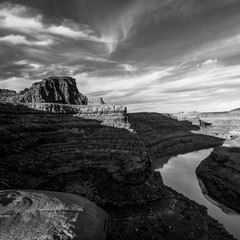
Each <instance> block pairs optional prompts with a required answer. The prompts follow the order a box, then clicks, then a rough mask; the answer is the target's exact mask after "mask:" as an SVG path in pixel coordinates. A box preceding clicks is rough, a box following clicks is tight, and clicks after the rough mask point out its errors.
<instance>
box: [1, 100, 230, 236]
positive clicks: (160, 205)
mask: <svg viewBox="0 0 240 240" xmlns="http://www.w3.org/2000/svg"><path fill="white" fill-rule="evenodd" d="M9 109H10V110H9ZM144 115H145V116H147V117H146V118H144ZM128 116H129V122H130V124H131V126H133V128H134V129H135V127H136V129H135V131H134V132H132V133H131V132H130V131H128V130H126V129H120V128H114V127H109V126H103V125H101V123H100V122H99V121H96V120H91V119H84V118H82V117H73V116H71V115H70V114H53V113H47V112H42V111H37V110H33V109H29V108H27V107H26V106H21V105H12V104H0V126H1V128H0V151H1V157H0V163H1V168H0V171H1V172H0V188H1V189H39V190H47V191H49V190H51V191H61V192H68V193H75V194H77V195H80V196H83V197H86V198H87V199H89V200H91V201H93V202H94V203H96V204H97V205H98V206H100V207H102V208H103V209H104V210H105V211H106V212H107V213H108V214H109V215H110V216H109V222H108V231H107V239H116V240H117V239H233V238H232V236H231V235H229V234H228V233H227V232H226V231H225V230H224V229H223V227H222V226H221V225H220V224H219V223H217V222H216V221H215V220H214V219H212V218H211V217H209V216H208V215H207V211H206V208H205V207H203V206H200V205H198V204H197V203H195V202H193V201H191V200H189V199H187V198H185V197H184V196H182V195H181V194H178V193H177V192H175V191H174V190H173V189H171V188H168V187H166V186H164V185H163V182H162V178H161V175H160V173H158V172H154V171H152V170H151V162H152V161H153V160H154V159H155V158H156V156H157V154H158V151H157V150H156V151H155V152H154V151H153V152H151V149H154V146H155V145H154V144H155V142H156V144H158V143H159V142H160V143H161V140H162V139H163V141H162V142H166V141H168V142H171V141H173V139H174V135H176V136H177V137H178V138H179V139H181V137H182V136H184V134H185V135H187V134H190V130H192V128H195V127H194V126H193V125H192V124H190V123H184V124H183V123H181V122H178V121H177V120H176V119H172V118H171V117H169V116H166V115H158V114H142V115H141V114H140V115H139V114H132V115H131V114H130V115H128ZM189 124H190V125H189ZM180 132H181V134H179V133H180ZM184 132H185V133H184ZM190 135H191V137H192V138H193V136H194V134H190ZM196 137H198V136H196ZM204 137H205V141H206V143H204V144H205V145H204V144H203V145H202V146H206V145H207V144H208V143H210V142H212V140H213V138H211V137H210V139H211V141H210V140H209V141H208V139H207V138H208V136H204ZM218 141H219V140H218ZM181 144H182V142H181V141H179V142H176V143H174V144H172V145H174V151H173V152H174V154H175V153H178V152H179V151H184V148H183V146H184V145H185V146H186V144H185V143H184V144H183V145H181ZM188 144H189V146H191V147H192V148H194V147H196V146H197V145H192V144H191V141H188ZM211 144H213V143H211ZM215 144H217V141H216V143H215ZM170 145H171V144H170ZM170 145H161V147H160V148H159V152H161V155H162V156H165V154H164V151H166V154H167V155H169V154H170V155H171V154H172V153H171V152H170V149H171V148H170V147H169V146H170ZM178 146H181V147H178ZM200 146H201V145H200ZM200 146H198V147H199V148H200ZM179 149H180V150H179ZM189 149H190V147H189V148H188V149H187V150H189ZM155 154H156V155H155Z"/></svg>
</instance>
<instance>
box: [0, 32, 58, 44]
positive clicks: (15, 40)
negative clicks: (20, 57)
mask: <svg viewBox="0 0 240 240" xmlns="http://www.w3.org/2000/svg"><path fill="white" fill-rule="evenodd" d="M0 42H4V43H5V44H13V45H29V46H42V47H43V46H49V45H52V44H53V40H52V39H47V40H43V41H31V40H27V38H26V37H25V36H21V35H13V34H11V35H7V36H4V37H0Z"/></svg>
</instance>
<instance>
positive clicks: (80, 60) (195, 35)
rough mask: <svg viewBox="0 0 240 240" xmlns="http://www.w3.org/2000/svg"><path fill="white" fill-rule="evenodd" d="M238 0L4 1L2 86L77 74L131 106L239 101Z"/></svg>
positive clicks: (93, 93) (215, 105)
mask: <svg viewBox="0 0 240 240" xmlns="http://www.w3.org/2000/svg"><path fill="white" fill-rule="evenodd" d="M239 12H240V1H239V0H37V1H33V0H9V1H2V0H0V88H8V89H13V90H17V91H19V90H22V89H23V88H25V87H30V86H31V85H32V83H33V82H35V81H39V80H42V79H43V78H45V77H48V76H71V77H73V78H75V79H76V80H77V83H78V88H79V90H80V92H81V93H83V94H85V95H87V96H88V98H89V99H91V100H96V99H97V98H98V97H100V96H101V97H103V98H104V100H105V101H106V102H108V103H112V104H121V105H125V106H127V107H128V111H129V112H136V111H156V112H178V111H192V110H197V111H222V110H231V109H234V108H238V107H240V94H239V93H240V14H239Z"/></svg>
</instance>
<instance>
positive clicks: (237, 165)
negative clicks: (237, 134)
mask: <svg viewBox="0 0 240 240" xmlns="http://www.w3.org/2000/svg"><path fill="white" fill-rule="evenodd" d="M239 143H240V141H238V144H237V146H235V147H234V146H231V147H230V146H221V147H216V148H214V150H213V152H212V153H211V155H210V156H209V157H207V158H206V159H205V160H204V161H202V162H201V164H200V165H199V166H198V168H197V169H196V173H197V176H198V177H199V178H200V179H201V180H202V181H203V183H204V185H205V187H206V189H207V191H208V194H209V196H211V197H212V198H213V199H215V200H217V201H218V202H220V203H223V204H224V205H226V206H228V207H229V208H231V209H234V210H236V211H238V212H240V202H239V199H240V144H239Z"/></svg>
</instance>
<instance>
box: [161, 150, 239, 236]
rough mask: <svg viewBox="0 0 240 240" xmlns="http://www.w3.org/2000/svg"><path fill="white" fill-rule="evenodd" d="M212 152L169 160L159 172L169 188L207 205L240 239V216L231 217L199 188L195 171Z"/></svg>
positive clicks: (213, 214) (189, 154) (199, 152)
mask: <svg viewBox="0 0 240 240" xmlns="http://www.w3.org/2000/svg"><path fill="white" fill-rule="evenodd" d="M211 151H212V148H211V149H206V150H201V151H198V152H192V153H188V154H184V155H179V156H177V157H174V158H171V159H169V161H168V163H167V164H165V165H164V166H163V168H162V169H157V170H159V171H160V172H161V174H162V177H163V181H164V183H165V184H166V185H167V186H170V187H172V188H173V189H175V190H176V191H178V192H180V193H182V194H184V195H185V196H186V197H188V198H190V199H192V200H194V201H196V202H198V203H199V204H202V205H205V206H206V207H207V208H208V213H209V215H210V216H212V217H214V218H215V219H217V220H218V221H219V222H220V223H222V224H223V225H224V226H225V228H226V229H227V230H228V231H229V232H230V233H231V234H233V235H234V236H235V237H236V238H238V239H240V215H231V214H226V213H225V212H223V211H222V209H221V208H219V207H217V206H215V205H214V204H213V203H211V202H210V201H209V200H207V199H206V198H205V197H204V196H203V194H202V191H201V188H200V187H199V182H198V179H197V177H196V174H195V169H196V168H197V166H198V165H199V163H200V162H201V161H202V160H203V159H205V158H206V157H207V156H208V155H209V154H210V152H211Z"/></svg>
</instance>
